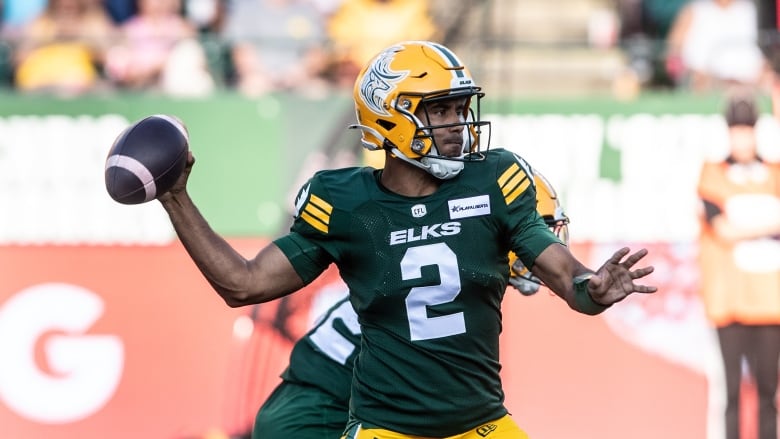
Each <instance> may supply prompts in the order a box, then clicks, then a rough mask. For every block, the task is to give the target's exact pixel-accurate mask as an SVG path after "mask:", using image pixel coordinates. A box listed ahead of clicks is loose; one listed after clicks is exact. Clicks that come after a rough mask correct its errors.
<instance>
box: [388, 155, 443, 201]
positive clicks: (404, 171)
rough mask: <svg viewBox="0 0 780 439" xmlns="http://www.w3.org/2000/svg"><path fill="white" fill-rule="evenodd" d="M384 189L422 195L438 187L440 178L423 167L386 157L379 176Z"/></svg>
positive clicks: (409, 194) (404, 194)
mask: <svg viewBox="0 0 780 439" xmlns="http://www.w3.org/2000/svg"><path fill="white" fill-rule="evenodd" d="M380 183H381V184H382V186H384V187H385V189H387V190H389V191H391V192H394V193H396V194H398V195H403V196H405V197H424V196H426V195H431V194H433V193H434V192H436V190H437V189H439V186H440V185H441V180H439V179H438V178H436V177H434V176H433V175H431V174H429V173H427V172H425V171H424V170H423V169H420V168H417V167H415V166H412V165H410V164H408V163H405V162H404V161H402V160H399V159H396V158H388V160H386V161H385V168H384V170H383V171H382V174H381V176H380Z"/></svg>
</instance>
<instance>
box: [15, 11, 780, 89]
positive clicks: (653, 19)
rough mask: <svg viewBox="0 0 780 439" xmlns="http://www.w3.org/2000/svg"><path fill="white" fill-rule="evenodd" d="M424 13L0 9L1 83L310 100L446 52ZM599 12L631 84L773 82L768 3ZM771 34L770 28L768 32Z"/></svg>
mask: <svg viewBox="0 0 780 439" xmlns="http://www.w3.org/2000/svg"><path fill="white" fill-rule="evenodd" d="M431 3H432V2H431V1H430V0H0V8H1V9H0V10H1V11H2V14H0V86H6V87H13V88H14V89H16V90H18V91H20V92H27V93H36V92H37V93H56V94H60V95H79V94H82V93H85V92H101V91H105V92H111V91H121V90H144V91H159V92H162V93H166V94H170V95H176V96H203V95H207V94H209V93H211V92H212V91H214V90H215V89H216V88H219V87H229V88H234V89H236V90H239V91H240V92H241V93H243V94H245V95H247V96H251V97H256V96H261V95H263V94H265V93H269V92H274V91H296V92H302V93H307V94H315V95H317V94H321V93H323V92H326V91H328V90H332V89H334V88H341V89H348V88H349V87H351V85H352V82H353V79H354V78H355V76H356V75H357V73H358V68H359V66H361V65H363V64H364V62H365V61H366V60H367V58H368V57H370V56H371V55H373V54H374V53H375V52H376V50H378V49H379V48H382V47H385V46H387V45H388V44H389V43H391V42H392V41H400V40H407V39H429V40H438V41H441V42H443V43H445V44H451V43H452V42H451V41H443V40H444V39H445V38H446V37H450V36H451V35H449V34H448V33H447V32H446V31H448V29H445V27H446V26H442V25H441V23H439V22H437V18H438V17H437V14H436V13H435V12H436V11H433V10H432V5H431ZM488 3H490V2H489V1H488V0H469V1H466V2H464V3H463V4H461V3H460V2H458V5H459V6H458V7H459V8H461V9H463V6H464V5H466V7H477V6H484V5H485V4H488ZM516 3H517V4H519V3H520V2H516ZM601 3H604V4H606V5H607V7H608V8H609V9H610V10H611V12H612V14H613V17H614V18H615V20H614V21H615V22H616V23H617V24H616V25H615V26H616V27H618V28H619V30H618V31H617V32H616V33H615V34H616V35H617V36H616V38H615V41H614V44H615V45H619V46H620V47H621V49H622V50H624V51H625V53H626V58H627V59H628V61H627V69H626V71H627V72H629V73H630V75H629V77H630V78H632V79H633V80H634V81H635V82H636V83H637V85H638V86H639V87H654V86H668V87H673V88H685V89H690V90H694V91H707V90H712V89H714V88H718V87H720V86H721V85H724V84H731V83H739V84H743V85H745V84H746V85H755V86H758V87H764V86H767V87H769V86H770V84H771V83H772V81H774V76H775V74H774V70H773V69H772V59H771V58H772V57H773V56H772V54H771V52H772V50H771V46H772V44H768V45H767V44H765V45H764V47H761V44H760V41H761V34H760V30H761V27H762V24H761V17H765V16H768V15H771V16H773V17H774V16H776V10H772V11H768V10H765V6H764V4H765V3H767V2H765V1H764V0H604V1H602V2H601ZM771 3H772V5H775V3H774V2H773V1H772V2H771ZM502 4H503V5H504V7H507V6H506V5H511V4H512V2H503V3H502ZM444 5H445V6H444V7H445V8H447V7H449V8H454V6H452V4H450V5H449V6H448V5H447V3H444ZM774 7H775V8H776V5H775V6H774ZM602 22H603V20H602ZM770 27H773V28H774V29H775V30H776V24H775V23H774V22H773V23H770ZM775 34H776V32H775ZM585 43H586V44H587V42H585ZM599 44H603V41H602V42H601V43H599ZM608 44H609V43H608ZM767 47H769V49H770V50H767ZM762 49H763V50H762ZM618 79H619V78H618Z"/></svg>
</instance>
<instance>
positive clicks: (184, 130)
mask: <svg viewBox="0 0 780 439" xmlns="http://www.w3.org/2000/svg"><path fill="white" fill-rule="evenodd" d="M152 117H159V118H160V119H165V120H167V121H168V122H170V123H171V125H173V126H175V127H176V128H178V129H179V131H181V134H182V135H183V136H184V138H185V139H187V141H188V142H189V141H190V136H189V134H187V128H185V127H184V124H183V123H182V121H181V120H179V119H178V118H177V117H174V116H168V115H167V114H155V115H153V116H152Z"/></svg>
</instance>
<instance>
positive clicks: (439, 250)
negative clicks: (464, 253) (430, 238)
mask: <svg viewBox="0 0 780 439" xmlns="http://www.w3.org/2000/svg"><path fill="white" fill-rule="evenodd" d="M428 265H436V266H437V267H438V269H439V277H440V279H441V282H440V283H439V284H438V285H428V286H424V287H414V288H412V289H411V291H409V295H408V296H406V315H407V318H408V319H409V334H410V336H411V338H412V341H417V340H429V339H432V338H440V337H448V336H450V335H456V334H462V333H464V332H466V320H465V319H464V318H463V312H457V313H453V314H448V315H443V316H436V317H429V316H428V307H429V306H433V305H441V304H443V303H448V302H452V301H453V300H455V298H456V297H457V296H458V294H460V273H459V269H458V258H457V256H456V255H455V252H453V251H452V249H450V248H449V247H448V246H447V244H444V243H437V244H429V245H422V246H419V247H412V248H410V249H408V250H407V251H406V254H404V257H403V259H401V279H403V280H413V279H419V278H420V277H422V271H421V268H422V267H424V266H428Z"/></svg>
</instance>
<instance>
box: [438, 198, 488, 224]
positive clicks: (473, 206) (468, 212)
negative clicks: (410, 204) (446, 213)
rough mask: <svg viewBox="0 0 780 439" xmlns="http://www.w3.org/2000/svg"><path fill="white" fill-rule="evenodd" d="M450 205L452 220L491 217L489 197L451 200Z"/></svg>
mask: <svg viewBox="0 0 780 439" xmlns="http://www.w3.org/2000/svg"><path fill="white" fill-rule="evenodd" d="M448 203H449V207H450V219H458V218H468V217H472V216H482V215H490V197H489V196H488V195H479V196H476V197H469V198H460V199H457V200H449V201H448Z"/></svg>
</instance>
